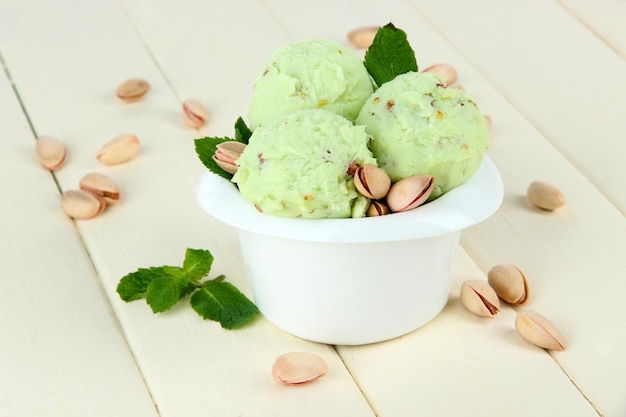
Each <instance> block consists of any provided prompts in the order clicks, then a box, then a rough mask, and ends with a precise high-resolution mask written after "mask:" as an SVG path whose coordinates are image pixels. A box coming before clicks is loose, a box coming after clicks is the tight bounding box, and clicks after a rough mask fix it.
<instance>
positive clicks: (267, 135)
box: [232, 109, 376, 218]
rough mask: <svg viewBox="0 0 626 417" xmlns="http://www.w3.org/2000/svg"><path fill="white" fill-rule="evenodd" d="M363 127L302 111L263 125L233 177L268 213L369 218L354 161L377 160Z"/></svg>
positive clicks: (245, 194) (319, 111)
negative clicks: (356, 175)
mask: <svg viewBox="0 0 626 417" xmlns="http://www.w3.org/2000/svg"><path fill="white" fill-rule="evenodd" d="M368 139H369V137H368V135H367V134H366V133H365V128H364V127H363V126H354V125H353V124H352V122H350V121H349V120H347V119H345V118H344V117H342V116H339V115H337V114H335V113H333V112H330V111H327V110H322V109H316V110H299V111H295V112H292V113H290V114H289V115H287V116H284V117H282V118H279V119H275V120H273V121H271V122H268V123H266V124H264V125H262V126H260V127H258V128H257V129H256V130H255V131H254V133H253V134H252V136H251V137H250V140H249V143H248V146H247V147H246V148H245V150H244V152H243V153H242V155H241V156H240V157H239V159H238V160H237V161H236V163H237V165H239V168H238V170H237V173H236V174H235V175H234V177H233V179H232V181H233V182H235V183H236V184H237V186H238V187H239V191H240V192H241V195H242V197H243V198H244V199H245V200H246V201H248V202H250V203H251V204H254V205H255V206H256V207H257V209H259V210H260V211H262V212H263V213H267V214H271V215H276V216H282V217H305V218H345V217H363V216H364V213H365V210H366V208H367V204H368V200H367V199H366V198H365V197H363V196H361V195H360V194H359V193H358V191H357V190H356V188H355V186H354V180H353V177H352V175H351V174H352V172H350V171H351V170H352V168H354V166H355V165H354V164H355V163H356V164H358V165H361V166H363V165H364V164H366V163H370V164H376V160H375V159H374V158H373V157H372V153H371V152H370V150H369V149H368V147H367V142H368Z"/></svg>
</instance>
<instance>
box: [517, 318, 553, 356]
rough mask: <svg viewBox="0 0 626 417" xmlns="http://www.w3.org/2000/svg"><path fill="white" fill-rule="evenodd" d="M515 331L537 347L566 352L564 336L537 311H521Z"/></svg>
mask: <svg viewBox="0 0 626 417" xmlns="http://www.w3.org/2000/svg"><path fill="white" fill-rule="evenodd" d="M515 329H516V330H517V332H518V333H519V334H520V335H521V336H522V337H523V338H524V339H526V341H527V342H529V343H532V344H533V345H535V346H539V347H542V348H544V349H550V350H565V343H564V342H563V336H561V333H560V332H559V330H558V329H557V328H556V326H555V325H554V323H552V322H551V321H550V320H549V319H548V318H546V317H545V316H543V315H542V314H539V313H537V312H536V311H530V310H526V311H521V312H520V313H519V314H518V315H517V318H516V319H515Z"/></svg>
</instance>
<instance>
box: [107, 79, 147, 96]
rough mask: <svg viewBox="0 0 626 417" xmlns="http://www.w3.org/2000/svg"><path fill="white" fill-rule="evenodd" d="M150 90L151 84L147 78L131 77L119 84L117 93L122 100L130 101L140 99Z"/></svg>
mask: <svg viewBox="0 0 626 417" xmlns="http://www.w3.org/2000/svg"><path fill="white" fill-rule="evenodd" d="M148 90H150V84H149V83H148V82H147V81H146V80H144V79H142V78H130V79H128V80H126V81H124V82H122V83H121V84H120V85H118V86H117V90H116V91H115V93H116V95H117V97H118V98H120V99H121V100H124V101H128V102H130V101H136V100H139V99H140V98H141V97H143V96H144V95H145V94H146V93H147V92H148Z"/></svg>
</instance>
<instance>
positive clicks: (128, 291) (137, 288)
mask: <svg viewBox="0 0 626 417" xmlns="http://www.w3.org/2000/svg"><path fill="white" fill-rule="evenodd" d="M162 275H163V268H139V269H138V270H137V271H135V272H131V273H130V274H128V275H125V276H124V277H122V279H121V280H120V282H119V284H117V289H116V291H117V293H118V294H119V295H120V298H121V299H122V300H124V301H126V302H129V301H133V300H139V299H141V298H144V297H145V296H146V291H147V289H148V285H150V283H151V282H152V281H153V280H154V279H155V278H158V277H161V276H162Z"/></svg>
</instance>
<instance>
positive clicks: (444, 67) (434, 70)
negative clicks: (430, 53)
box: [422, 63, 459, 85]
mask: <svg viewBox="0 0 626 417" xmlns="http://www.w3.org/2000/svg"><path fill="white" fill-rule="evenodd" d="M422 72H428V73H431V74H434V75H438V76H440V77H442V78H444V79H445V80H446V84H447V85H451V84H454V83H455V82H456V81H457V80H458V79H459V76H458V73H457V70H456V68H454V67H453V66H452V65H450V64H445V63H439V64H434V65H431V66H429V67H427V68H425V69H424V70H422Z"/></svg>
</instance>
